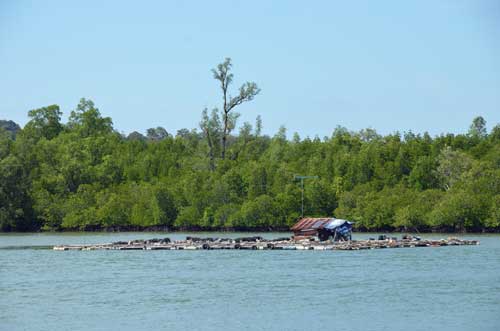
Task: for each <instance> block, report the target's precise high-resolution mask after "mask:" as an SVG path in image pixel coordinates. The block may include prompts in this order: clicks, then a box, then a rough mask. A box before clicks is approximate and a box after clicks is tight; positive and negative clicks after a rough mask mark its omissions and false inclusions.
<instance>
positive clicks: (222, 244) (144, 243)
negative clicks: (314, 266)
mask: <svg viewBox="0 0 500 331" xmlns="http://www.w3.org/2000/svg"><path fill="white" fill-rule="evenodd" d="M463 245H479V241H477V240H462V239H458V238H448V239H440V240H430V239H415V238H410V239H396V238H387V239H384V240H374V239H370V240H352V241H340V242H332V241H329V240H328V241H315V240H310V239H302V240H293V239H289V238H279V239H275V240H266V239H263V238H261V237H249V238H239V239H224V238H223V239H218V238H215V239H214V238H193V237H187V238H186V240H177V241H170V239H169V238H164V239H150V240H133V241H128V242H125V241H119V242H114V243H107V244H89V245H59V246H54V247H53V249H54V250H56V251H71V250H214V249H215V250H217V249H240V250H361V249H382V248H410V247H440V246H463Z"/></svg>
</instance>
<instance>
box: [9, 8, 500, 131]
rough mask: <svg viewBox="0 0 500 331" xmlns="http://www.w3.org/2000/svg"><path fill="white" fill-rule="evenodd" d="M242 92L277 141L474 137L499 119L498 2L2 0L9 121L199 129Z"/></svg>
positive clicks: (245, 108)
mask: <svg viewBox="0 0 500 331" xmlns="http://www.w3.org/2000/svg"><path fill="white" fill-rule="evenodd" d="M225 57H231V58H232V60H233V65H234V66H233V72H234V84H233V85H234V86H233V89H234V90H233V91H234V92H233V93H235V92H236V91H237V88H238V87H239V86H240V85H241V84H243V83H244V82H246V81H254V82H256V83H257V84H258V86H259V87H260V88H261V93H260V94H259V95H258V96H257V97H256V98H255V100H253V101H252V102H250V103H247V104H244V105H242V106H241V107H239V108H238V111H239V112H240V113H241V114H242V116H241V117H240V122H239V124H242V123H243V122H244V121H248V122H251V123H254V122H255V118H256V117H257V115H261V117H262V120H263V132H264V133H266V134H269V135H273V134H275V133H276V132H277V130H278V128H279V127H280V126H281V125H284V126H285V127H286V128H287V130H288V135H289V137H290V136H291V134H292V133H293V132H298V133H299V135H300V136H301V137H305V136H309V137H315V136H319V137H323V136H330V135H331V133H332V131H333V130H334V128H335V127H336V126H338V125H340V126H345V127H347V128H348V129H349V130H360V129H363V128H374V129H376V130H377V131H378V132H379V133H382V134H388V133H393V132H396V131H399V132H405V131H409V130H411V131H413V132H418V133H423V132H425V131H427V132H429V133H431V134H432V135H438V134H441V133H445V132H453V133H463V132H466V131H467V129H468V127H469V125H470V123H471V121H472V119H473V118H474V117H476V116H483V117H484V118H485V119H486V121H487V123H488V125H487V126H488V128H489V129H491V128H492V127H493V126H494V125H495V124H498V123H500V1H498V0H470V1H463V0H450V1H446V0H442V1H438V0H431V1H426V0H419V1H400V0H395V1H384V0H381V1H357V0H355V1H312V0H311V1H277V0H276V1H257V0H255V1H217V0H214V1H93V0H85V1H51V0H47V1H24V0H0V119H10V120H14V121H15V122H18V123H19V124H21V125H24V124H26V122H27V121H28V120H29V118H28V116H27V112H28V111H29V110H30V109H34V108H39V107H43V106H47V105H51V104H58V105H60V107H61V110H62V111H63V112H64V117H63V120H64V121H66V120H67V117H68V115H69V113H70V111H71V110H73V109H74V108H75V107H76V105H77V104H78V101H79V100H80V98H82V97H85V98H89V99H91V100H93V101H94V102H95V104H96V106H97V107H98V108H99V109H100V111H101V113H102V114H103V115H104V116H110V117H111V118H112V119H113V123H114V127H115V129H116V130H118V131H120V132H123V133H129V132H132V131H139V132H144V131H145V130H146V129H147V128H150V127H156V126H163V127H164V128H165V129H167V131H168V132H170V133H175V132H176V131H177V130H179V129H181V128H189V129H191V128H196V127H198V123H199V120H200V115H201V112H202V110H203V109H204V108H205V107H207V108H209V109H211V108H214V107H220V106H221V92H220V87H219V85H218V84H217V82H216V81H215V80H214V79H213V77H212V74H211V72H210V70H211V68H213V67H215V66H216V65H217V64H218V63H220V62H222V61H223V60H224V58H225Z"/></svg>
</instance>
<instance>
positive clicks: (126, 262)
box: [0, 233, 500, 331]
mask: <svg viewBox="0 0 500 331" xmlns="http://www.w3.org/2000/svg"><path fill="white" fill-rule="evenodd" d="M186 235H189V234H165V233H120V234H108V233H99V234H68V233H64V234H3V235H0V330H1V331H4V330H5V331H13V330H73V331H77V330H82V331H83V330H85V331H91V330H106V331H107V330H121V331H127V330H134V331H136V330H153V329H154V330H187V329H189V330H236V329H239V330H318V329H325V330H455V331H456V330H500V236H493V235H492V236H486V235H484V236H480V235H472V236H463V238H468V239H479V240H480V241H481V245H480V246H460V247H439V248H413V249H411V248H408V249H384V250H368V251H345V252H343V251H231V250H229V251H225V250H224V251H65V252H58V251H52V250H48V249H41V248H43V246H47V245H54V244H76V243H98V242H112V241H117V240H129V239H137V238H151V237H164V236H169V237H170V238H175V239H181V238H184V237H185V236H186ZM196 235H197V236H206V235H210V236H217V235H218V236H223V237H230V236H232V237H234V236H241V235H242V234H226V233H224V234H213V233H211V234H196ZM244 235H245V236H247V235H249V234H244ZM260 235H262V236H264V237H268V238H273V237H279V236H283V234H282V233H281V234H260ZM368 236H374V234H371V235H370V234H359V235H355V238H354V239H356V238H366V237H368ZM426 237H437V238H441V237H443V235H437V236H431V235H429V236H426ZM26 246H30V247H26ZM32 246H39V247H38V248H39V249H34V248H35V247H32Z"/></svg>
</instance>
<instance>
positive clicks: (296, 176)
mask: <svg viewBox="0 0 500 331" xmlns="http://www.w3.org/2000/svg"><path fill="white" fill-rule="evenodd" d="M316 178H319V177H318V176H299V175H295V176H294V179H295V180H297V179H300V187H301V191H302V204H301V207H302V208H301V218H304V179H316Z"/></svg>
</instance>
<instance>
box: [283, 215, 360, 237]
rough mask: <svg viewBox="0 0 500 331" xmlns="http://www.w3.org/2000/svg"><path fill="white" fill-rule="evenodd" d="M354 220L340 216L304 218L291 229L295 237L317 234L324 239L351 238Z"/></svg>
mask: <svg viewBox="0 0 500 331" xmlns="http://www.w3.org/2000/svg"><path fill="white" fill-rule="evenodd" d="M352 224H353V222H350V221H347V220H343V219H339V218H303V219H301V220H299V221H298V222H297V223H296V224H295V225H294V226H292V228H291V230H292V231H293V234H294V238H295V239H302V238H308V237H312V236H317V237H318V238H319V240H321V241H324V240H328V239H330V238H331V239H333V240H334V241H347V240H351V234H352Z"/></svg>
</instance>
